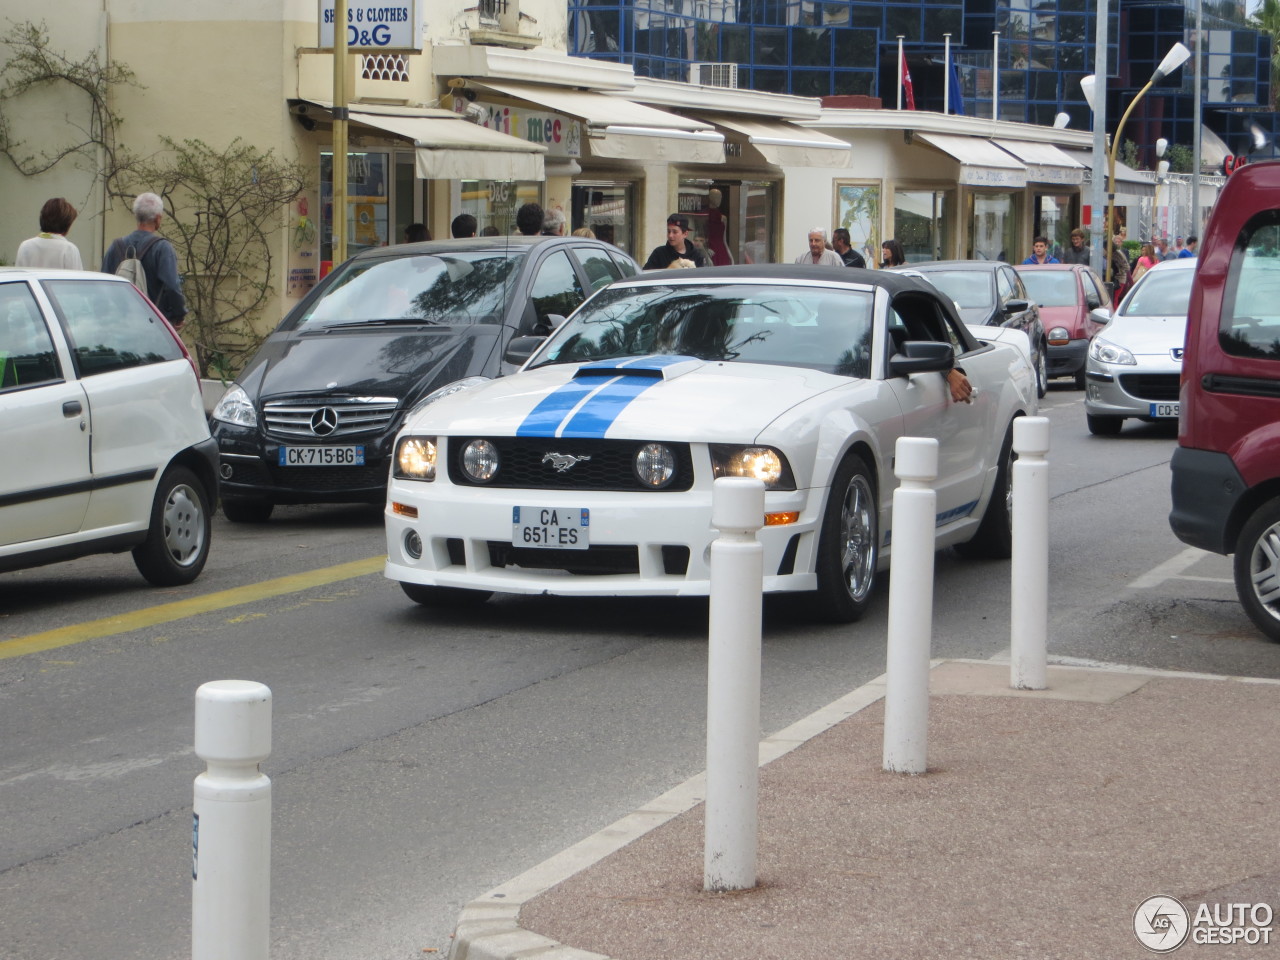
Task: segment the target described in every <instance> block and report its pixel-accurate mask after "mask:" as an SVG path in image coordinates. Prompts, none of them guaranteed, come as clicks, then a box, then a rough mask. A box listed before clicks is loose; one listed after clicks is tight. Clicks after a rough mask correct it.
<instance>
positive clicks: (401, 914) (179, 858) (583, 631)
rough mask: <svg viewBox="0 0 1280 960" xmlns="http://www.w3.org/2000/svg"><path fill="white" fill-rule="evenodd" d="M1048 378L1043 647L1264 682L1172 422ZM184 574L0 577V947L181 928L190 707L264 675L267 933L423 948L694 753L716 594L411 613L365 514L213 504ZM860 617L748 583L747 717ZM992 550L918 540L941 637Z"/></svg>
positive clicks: (798, 692)
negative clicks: (756, 672)
mask: <svg viewBox="0 0 1280 960" xmlns="http://www.w3.org/2000/svg"><path fill="white" fill-rule="evenodd" d="M1080 398H1081V394H1080V393H1079V392H1077V391H1074V390H1069V389H1065V385H1062V386H1055V387H1054V389H1053V390H1052V391H1051V393H1050V395H1049V396H1048V397H1047V398H1046V401H1045V407H1044V410H1043V412H1044V413H1045V415H1047V416H1049V417H1050V419H1051V421H1052V422H1053V433H1052V444H1053V449H1052V450H1051V452H1050V455H1049V456H1050V463H1051V468H1050V471H1051V476H1050V488H1051V497H1052V502H1051V517H1050V520H1051V540H1052V544H1051V560H1050V596H1051V611H1050V653H1051V655H1052V656H1055V657H1062V658H1079V659H1091V660H1102V661H1112V662H1126V663H1136V664H1142V665H1148V666H1158V667H1165V668H1170V669H1181V670H1189V671H1207V672H1217V673H1232V674H1245V675H1256V676H1267V677H1280V646H1277V645H1273V644H1270V643H1267V642H1266V641H1264V640H1263V639H1262V638H1261V637H1260V636H1259V635H1258V634H1257V633H1256V631H1254V629H1253V628H1252V626H1251V625H1250V624H1249V623H1248V620H1247V619H1246V618H1245V616H1244V615H1243V613H1242V612H1241V611H1240V609H1239V607H1238V605H1237V604H1236V602H1235V595H1234V590H1233V588H1232V586H1231V583H1230V579H1229V578H1230V568H1229V563H1228V561H1227V560H1226V559H1225V558H1221V557H1213V556H1205V555H1199V554H1196V553H1194V552H1192V551H1187V550H1185V548H1184V547H1183V545H1182V544H1180V543H1179V542H1178V541H1177V540H1176V539H1175V538H1174V537H1173V535H1172V534H1171V533H1170V532H1169V530H1168V525H1167V521H1166V519H1165V518H1166V515H1167V513H1168V483H1169V475H1168V461H1169V457H1170V455H1171V453H1172V450H1173V446H1174V442H1175V441H1174V434H1173V430H1172V429H1171V427H1170V426H1163V425H1162V426H1147V425H1137V424H1130V425H1129V426H1127V427H1126V428H1125V430H1124V432H1123V433H1122V434H1121V436H1120V437H1118V438H1096V437H1090V436H1089V435H1088V434H1087V431H1086V430H1085V427H1084V414H1083V410H1082V409H1081V402H1080ZM215 536H216V538H217V539H216V542H215V549H214V552H213V556H212V558H211V560H210V564H209V567H208V569H207V570H206V572H205V574H204V576H203V577H202V578H201V579H200V580H199V581H198V582H197V583H196V584H193V585H192V586H190V587H186V588H181V589H176V590H153V589H148V588H146V587H144V586H142V585H141V581H140V579H139V578H138V576H137V574H136V573H135V572H134V570H133V566H132V563H131V562H130V560H129V559H128V557H127V556H120V557H95V558H87V559H85V560H82V561H76V562H74V563H69V564H63V565H60V566H54V567H47V568H42V569H38V570H31V571H24V572H19V573H13V574H5V575H3V576H0V729H2V730H3V731H4V736H3V737H0V822H2V823H3V824H4V830H3V832H2V833H0V903H3V905H4V907H3V909H2V910H0V956H3V957H5V958H6V960H37V958H38V960H55V958H73V957H74V958H83V957H86V956H98V957H108V958H135V957H136V958H145V960H153V958H172V957H175V956H181V955H184V954H186V953H187V952H188V950H189V921H190V879H189V878H190V842H191V838H190V826H191V808H190V805H191V781H192V779H193V778H194V777H195V775H196V774H197V773H199V772H200V769H201V766H200V763H199V761H198V760H197V758H196V757H195V756H194V754H193V753H192V750H191V727H192V703H193V696H194V691H195V689H196V687H197V686H198V685H199V684H200V683H202V682H205V681H207V680H214V679H224V678H230V677H235V678H240V679H252V680H259V681H261V682H263V683H266V684H268V685H269V686H270V687H271V688H272V691H273V694H274V716H275V722H274V728H273V735H274V753H273V755H272V757H271V758H270V760H269V761H268V762H267V763H266V764H265V765H264V769H265V771H266V772H267V773H268V774H269V775H270V776H271V778H272V781H273V788H274V821H273V830H274V837H273V850H272V854H273V862H272V871H273V882H272V934H273V945H272V956H273V958H275V960H293V958H298V960H301V958H307V960H327V958H335V960H336V958H344V960H346V958H362V960H363V958H375V957H376V958H387V960H402V958H404V960H407V958H411V957H412V958H421V957H422V956H423V955H424V952H423V951H424V950H425V951H432V950H435V951H439V952H440V953H444V952H446V951H447V948H448V937H449V933H450V931H451V929H452V926H453V923H454V920H455V919H456V916H457V913H458V910H459V909H460V907H461V906H462V904H464V903H465V902H466V901H468V900H470V899H472V898H473V897H475V896H476V895H478V894H480V893H482V892H483V891H485V890H486V889H488V888H490V887H492V886H494V885H496V884H498V883H500V882H502V881H503V880H505V879H507V878H509V877H511V876H513V875H515V874H516V873H519V872H521V871H522V870H524V869H526V868H528V867H530V866H532V865H534V864H536V863H538V862H539V861H541V860H542V859H545V858H546V857H547V856H549V855H551V854H553V853H555V852H558V851H559V850H561V849H563V848H564V847H566V846H568V845H570V844H571V843H573V842H575V841H577V840H578V839H581V838H582V837H584V836H586V835H588V834H590V833H592V832H594V831H596V830H598V829H600V828H601V827H603V826H605V825H607V824H608V823H610V822H612V821H613V820H615V819H617V818H618V817H619V816H621V815H622V814H624V813H626V812H629V811H630V810H632V809H634V808H635V807H636V806H638V805H639V804H641V803H643V802H644V801H647V800H649V799H650V798H652V797H653V796H655V795H657V794H658V793H661V792H663V791H664V790H666V789H668V788H669V787H671V786H673V785H674V784H676V783H678V782H680V781H682V780H684V779H685V778H687V777H688V776H690V775H692V774H693V773H696V772H697V771H699V770H701V769H702V767H703V766H704V765H705V762H704V755H703V751H704V749H705V748H704V736H705V734H704V723H703V721H704V712H705V672H706V646H705V634H706V605H705V603H704V602H697V601H625V600H622V601H620V600H609V601H581V600H572V601H571V600H557V599H547V598H519V597H502V598H498V599H496V600H494V601H491V602H490V603H488V604H486V605H485V606H484V607H481V608H479V609H477V610H471V611H466V612H464V613H456V614H442V613H439V612H433V611H427V610H424V609H420V608H418V607H415V606H414V605H413V604H411V603H409V602H408V601H407V600H405V599H404V597H403V596H402V594H401V593H400V591H399V589H398V588H397V587H396V586H395V585H394V584H391V583H389V582H387V581H385V580H384V579H383V578H382V577H381V575H380V574H379V573H378V572H376V571H377V570H378V569H379V565H378V560H377V558H378V557H379V556H380V555H381V553H382V552H383V545H382V530H381V520H380V515H379V513H378V512H377V511H374V510H364V509H357V508H331V507H312V508H286V509H282V510H280V511H279V513H278V515H277V517H276V518H274V519H273V520H272V522H271V523H270V524H268V525H267V526H265V527H237V526H232V525H229V524H226V523H225V522H224V521H222V520H221V518H219V519H218V521H217V522H216V525H215ZM878 592H879V594H880V595H879V597H878V598H877V601H876V603H875V605H874V607H873V610H872V613H871V614H870V615H869V617H868V618H867V619H866V620H864V621H863V622H862V623H860V624H858V625H857V626H855V627H853V628H831V627H825V626H823V627H820V626H814V625H811V624H806V623H804V622H802V620H801V619H800V618H799V617H797V615H796V614H797V611H796V609H795V608H794V606H793V605H790V604H785V603H769V604H768V605H767V607H766V626H765V644H764V665H763V683H764V691H763V703H762V711H761V720H762V732H764V733H770V732H773V731H775V730H778V729H780V728H781V727H783V726H785V725H787V724H789V723H790V722H792V721H793V720H795V719H798V718H800V717H802V716H804V715H806V714H808V713H810V712H812V711H813V710H815V709H817V708H818V707H820V706H823V705H825V704H826V703H828V702H830V701H832V700H834V699H836V698H837V697H838V696H840V695H842V694H844V693H847V692H848V691H849V690H851V689H853V688H854V687H856V686H858V685H860V684H862V683H863V682H865V681H866V680H868V679H871V678H872V677H874V676H876V675H878V674H879V673H881V672H882V671H883V669H884V622H885V616H886V612H887V609H886V608H887V602H886V601H887V590H886V588H885V584H884V583H883V582H882V583H881V584H880V587H879V588H878ZM1008 610H1009V567H1008V564H1007V563H1000V562H989V563H974V562H968V561H962V560H960V559H959V558H957V557H956V556H954V554H952V553H951V552H950V551H946V552H944V553H942V554H940V555H939V557H938V560H937V583H936V591H935V601H934V612H935V630H934V652H935V655H937V656H964V657H990V656H999V655H1001V654H1002V653H1003V652H1005V651H1007V648H1008V630H1009V627H1008Z"/></svg>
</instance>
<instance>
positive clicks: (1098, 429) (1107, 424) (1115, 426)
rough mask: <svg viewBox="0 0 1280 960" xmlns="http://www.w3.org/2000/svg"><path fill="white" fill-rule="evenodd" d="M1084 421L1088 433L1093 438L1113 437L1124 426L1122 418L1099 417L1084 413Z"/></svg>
mask: <svg viewBox="0 0 1280 960" xmlns="http://www.w3.org/2000/svg"><path fill="white" fill-rule="evenodd" d="M1084 421H1085V423H1087V424H1088V425H1089V432H1090V433H1092V434H1093V435H1094V436H1095V437H1114V436H1115V435H1116V434H1118V433H1119V432H1120V428H1121V427H1123V426H1124V417H1099V416H1095V415H1094V414H1092V413H1086V414H1085V415H1084Z"/></svg>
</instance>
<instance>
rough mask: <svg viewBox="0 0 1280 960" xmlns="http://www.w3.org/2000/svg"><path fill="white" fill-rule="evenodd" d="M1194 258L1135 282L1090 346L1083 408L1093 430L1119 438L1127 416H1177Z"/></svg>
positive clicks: (1166, 264) (1162, 265)
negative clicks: (1116, 435)
mask: <svg viewBox="0 0 1280 960" xmlns="http://www.w3.org/2000/svg"><path fill="white" fill-rule="evenodd" d="M1195 266H1196V261H1195V259H1194V258H1190V257H1188V258H1184V259H1181V260H1166V261H1165V262H1163V263H1158V264H1156V265H1155V266H1154V267H1152V268H1151V269H1150V270H1148V271H1147V272H1146V273H1144V274H1143V275H1142V276H1141V277H1139V278H1138V282H1137V283H1136V284H1134V286H1133V289H1131V290H1130V291H1129V292H1128V293H1127V294H1126V295H1125V298H1124V300H1122V301H1121V302H1120V307H1119V309H1118V310H1117V311H1116V312H1115V316H1114V317H1113V318H1112V319H1111V321H1110V322H1109V323H1108V324H1107V326H1106V328H1105V329H1104V330H1103V331H1102V332H1101V333H1099V334H1098V335H1097V336H1096V337H1094V338H1093V342H1092V343H1091V344H1090V345H1089V359H1088V362H1087V364H1086V366H1085V383H1086V386H1085V397H1084V412H1085V418H1086V420H1087V421H1088V424H1089V432H1090V433H1093V434H1098V435H1102V436H1114V435H1115V434H1117V433H1119V432H1120V428H1121V427H1122V426H1123V425H1124V421H1125V418H1126V417H1132V418H1134V419H1136V420H1146V421H1159V420H1173V421H1176V420H1177V419H1178V382H1179V378H1180V377H1181V376H1182V345H1183V341H1184V339H1185V338H1186V332H1187V302H1188V301H1189V300H1190V298H1191V279H1192V277H1194V276H1195Z"/></svg>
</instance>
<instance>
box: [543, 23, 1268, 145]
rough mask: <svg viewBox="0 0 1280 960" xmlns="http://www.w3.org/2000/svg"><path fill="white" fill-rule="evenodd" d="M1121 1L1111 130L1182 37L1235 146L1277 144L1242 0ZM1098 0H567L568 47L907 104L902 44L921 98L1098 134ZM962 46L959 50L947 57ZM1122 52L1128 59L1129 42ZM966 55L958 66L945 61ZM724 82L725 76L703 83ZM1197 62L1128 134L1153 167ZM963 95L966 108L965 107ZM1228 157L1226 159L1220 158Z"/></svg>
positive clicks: (1183, 124)
mask: <svg viewBox="0 0 1280 960" xmlns="http://www.w3.org/2000/svg"><path fill="white" fill-rule="evenodd" d="M1195 6H1196V0H1155V2H1153V0H1115V2H1113V3H1112V4H1111V5H1110V7H1109V12H1108V17H1109V20H1108V31H1107V33H1108V40H1109V43H1108V48H1107V52H1108V56H1107V65H1106V75H1107V77H1108V78H1109V82H1108V97H1109V102H1108V110H1107V117H1108V123H1109V126H1110V127H1111V128H1113V129H1114V126H1115V123H1116V121H1117V120H1118V119H1119V117H1120V115H1121V114H1122V112H1123V110H1124V107H1125V106H1126V105H1127V104H1128V103H1129V101H1130V100H1132V99H1133V97H1134V95H1135V94H1136V93H1137V92H1138V90H1139V89H1140V88H1141V87H1142V86H1143V85H1144V84H1145V83H1146V81H1147V80H1148V79H1149V78H1150V77H1151V75H1152V72H1153V71H1154V69H1155V67H1156V65H1157V64H1158V63H1159V62H1160V60H1161V59H1162V58H1163V56H1164V54H1165V53H1166V52H1167V51H1168V50H1169V48H1170V47H1172V46H1173V44H1174V43H1179V42H1180V43H1185V44H1187V45H1188V46H1189V48H1190V49H1191V50H1192V51H1193V52H1194V51H1195V50H1197V49H1199V51H1200V54H1201V57H1202V61H1201V65H1202V81H1201V106H1202V110H1203V121H1204V124H1205V126H1206V127H1208V128H1209V130H1210V131H1212V132H1213V133H1214V134H1216V136H1217V137H1218V138H1219V139H1221V140H1222V141H1223V142H1224V143H1225V144H1226V145H1227V149H1229V150H1230V151H1231V152H1233V153H1248V152H1251V151H1253V150H1254V149H1255V146H1254V145H1255V143H1256V142H1257V140H1256V137H1257V134H1256V132H1255V128H1258V129H1261V130H1263V131H1265V134H1266V137H1267V138H1268V143H1267V146H1266V149H1267V152H1268V153H1270V152H1271V150H1272V146H1271V145H1272V144H1273V143H1274V140H1275V136H1276V134H1277V132H1278V131H1280V124H1278V123H1277V119H1276V114H1275V113H1274V111H1273V110H1272V102H1271V97H1272V91H1271V89H1270V59H1271V41H1270V38H1269V37H1268V36H1266V35H1265V34H1261V33H1259V32H1257V31H1255V30H1253V29H1252V28H1250V27H1249V26H1248V25H1247V23H1246V17H1245V9H1244V3H1243V2H1240V0H1226V2H1206V3H1203V8H1204V13H1203V15H1202V19H1201V31H1200V34H1199V41H1198V42H1197V33H1196V30H1195V17H1194V9H1195ZM1097 10H1098V8H1097V3H1096V0H857V2H854V0H821V2H818V0H570V2H569V13H570V16H569V38H568V39H569V52H570V53H572V54H576V55H581V56H586V57H591V58H593V59H598V60H605V61H612V62H617V63H629V64H631V65H632V66H633V67H634V69H635V72H636V73H637V75H640V76H646V77H654V78H661V79H667V80H689V79H694V80H697V79H699V78H703V77H706V78H715V79H714V82H722V83H726V84H731V83H736V84H737V85H738V86H741V87H748V88H751V89H755V90H767V91H770V92H773V93H790V94H796V95H801V96H809V97H828V96H833V95H834V96H840V95H850V94H856V95H864V96H871V97H877V98H879V99H880V100H881V102H882V103H883V104H884V105H885V106H895V105H896V103H897V96H898V93H897V91H898V75H899V70H898V44H899V39H901V42H902V48H903V51H904V53H905V58H906V61H907V66H908V72H909V75H910V77H911V83H912V88H913V94H914V99H915V104H916V106H917V107H918V108H919V109H922V110H936V111H938V112H942V110H943V98H944V96H945V94H946V93H947V87H948V84H949V83H951V82H954V83H955V84H956V85H957V86H958V87H959V89H960V91H961V96H960V105H959V107H958V108H956V107H953V108H952V111H951V112H953V113H955V112H963V113H964V114H965V115H967V116H977V117H991V116H992V115H993V113H992V111H993V109H994V110H996V111H998V114H999V119H1001V120H1008V121H1012V122H1017V123H1030V124H1038V125H1044V126H1051V125H1053V123H1054V121H1055V118H1057V117H1058V115H1059V114H1062V113H1065V114H1067V116H1068V117H1069V125H1070V126H1071V127H1073V128H1075V129H1085V130H1087V129H1089V128H1090V125H1091V121H1092V118H1091V114H1090V110H1089V107H1088V104H1087V103H1086V102H1085V99H1084V96H1083V94H1082V93H1081V90H1080V79H1081V78H1082V77H1084V76H1086V75H1088V74H1093V73H1096V72H1098V71H1097V70H1096V69H1095V66H1096V64H1095V31H1096V24H1097ZM948 49H949V56H948ZM1121 50H1123V51H1124V56H1119V51H1121ZM949 64H954V72H952V71H951V70H950V69H948V67H949ZM706 82H712V81H706ZM1194 101H1195V91H1194V70H1193V67H1192V64H1191V63H1188V64H1187V65H1186V66H1185V67H1184V68H1183V69H1182V70H1181V71H1179V72H1178V73H1177V74H1176V75H1174V76H1173V77H1170V78H1168V79H1166V80H1165V81H1163V82H1161V83H1160V84H1159V85H1158V86H1157V88H1156V89H1155V90H1153V91H1152V93H1151V94H1149V95H1148V96H1147V97H1146V98H1145V100H1144V102H1143V103H1141V104H1139V109H1138V111H1137V113H1136V114H1135V116H1134V117H1133V118H1132V119H1131V120H1130V123H1131V124H1132V126H1131V127H1127V128H1126V131H1125V133H1126V139H1132V140H1133V141H1134V143H1135V144H1136V145H1137V146H1138V148H1139V153H1140V155H1141V156H1142V158H1143V161H1144V164H1145V165H1147V166H1150V167H1152V168H1154V166H1155V159H1154V154H1153V153H1152V145H1154V143H1155V142H1156V140H1157V139H1158V138H1162V137H1163V138H1165V139H1167V140H1169V142H1170V143H1173V144H1182V145H1186V146H1190V145H1191V144H1192V143H1193V140H1194V137H1193V133H1194V120H1193V118H1194V109H1195V108H1194ZM953 102H954V101H953ZM1207 160H1208V161H1209V164H1210V165H1211V166H1217V165H1218V164H1219V163H1220V161H1221V158H1220V157H1219V156H1217V155H1215V154H1214V153H1213V151H1209V154H1207Z"/></svg>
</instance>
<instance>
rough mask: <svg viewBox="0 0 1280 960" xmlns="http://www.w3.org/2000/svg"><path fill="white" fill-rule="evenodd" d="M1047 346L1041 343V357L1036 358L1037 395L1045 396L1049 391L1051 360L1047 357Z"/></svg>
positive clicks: (1039, 354)
mask: <svg viewBox="0 0 1280 960" xmlns="http://www.w3.org/2000/svg"><path fill="white" fill-rule="evenodd" d="M1047 349H1048V348H1047V347H1046V346H1045V345H1044V343H1041V344H1040V350H1039V352H1038V356H1039V359H1037V360H1036V396H1037V397H1041V398H1043V397H1044V395H1045V394H1046V393H1048V392H1049V361H1048V360H1047V359H1046V357H1045V352H1046V351H1047Z"/></svg>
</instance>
